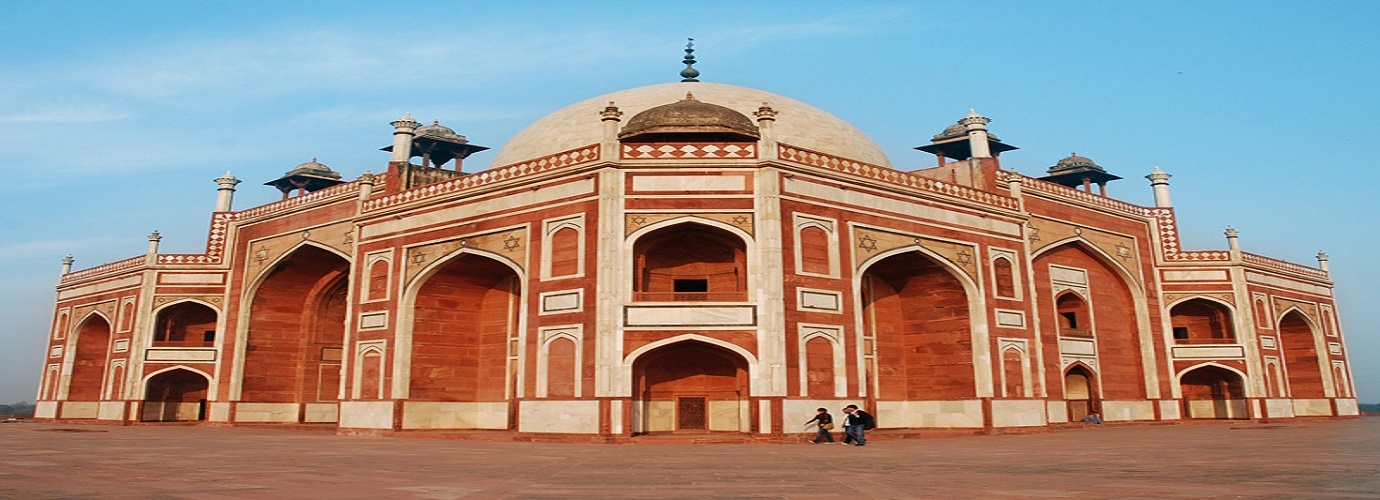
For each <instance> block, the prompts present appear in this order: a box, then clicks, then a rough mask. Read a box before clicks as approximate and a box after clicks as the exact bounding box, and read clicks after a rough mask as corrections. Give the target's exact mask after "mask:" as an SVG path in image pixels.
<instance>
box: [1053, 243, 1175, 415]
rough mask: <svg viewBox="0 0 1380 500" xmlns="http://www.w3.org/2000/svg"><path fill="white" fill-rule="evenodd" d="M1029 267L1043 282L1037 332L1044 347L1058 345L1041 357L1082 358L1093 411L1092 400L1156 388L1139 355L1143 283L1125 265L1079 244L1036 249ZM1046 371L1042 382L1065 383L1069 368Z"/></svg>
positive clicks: (1143, 337) (1137, 395) (1144, 337)
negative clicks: (1090, 383)
mask: <svg viewBox="0 0 1380 500" xmlns="http://www.w3.org/2000/svg"><path fill="white" fill-rule="evenodd" d="M1032 267H1033V270H1034V271H1035V283H1039V284H1041V285H1040V286H1038V287H1036V291H1035V298H1036V304H1038V305H1037V307H1036V314H1038V315H1039V316H1040V321H1039V325H1040V336H1041V337H1043V343H1044V345H1045V346H1050V347H1053V346H1057V351H1056V352H1054V353H1049V354H1046V356H1049V359H1051V360H1063V359H1072V360H1078V361H1079V362H1081V363H1083V366H1084V367H1085V370H1087V372H1086V375H1087V376H1088V377H1089V379H1090V380H1091V381H1092V382H1094V383H1093V384H1092V385H1091V387H1092V389H1093V390H1092V394H1091V396H1092V398H1093V399H1092V400H1093V402H1094V407H1093V410H1095V411H1097V412H1098V413H1101V410H1100V409H1098V408H1097V407H1096V404H1097V403H1096V402H1097V401H1100V400H1103V399H1106V400H1141V399H1145V398H1147V395H1148V393H1149V391H1150V390H1151V388H1152V387H1154V386H1153V385H1152V384H1149V383H1147V381H1148V380H1150V379H1151V377H1147V376H1146V371H1145V370H1146V368H1147V363H1146V359H1144V358H1142V357H1141V356H1142V353H1143V352H1144V350H1143V349H1142V348H1143V347H1144V344H1143V342H1144V341H1148V340H1149V338H1150V337H1149V334H1150V332H1149V331H1148V330H1142V327H1141V324H1142V323H1141V313H1140V311H1143V308H1144V307H1145V306H1144V302H1143V300H1144V299H1143V296H1142V295H1141V293H1142V292H1140V291H1138V290H1139V288H1140V285H1138V284H1137V283H1136V282H1135V281H1134V278H1132V277H1131V275H1129V274H1128V273H1127V270H1126V268H1125V267H1122V266H1121V264H1119V263H1117V261H1116V260H1115V259H1114V258H1111V257H1109V256H1108V255H1107V254H1106V253H1103V252H1102V251H1100V250H1099V249H1098V248H1097V247H1096V246H1094V245H1092V244H1090V243H1085V242H1082V241H1070V242H1066V243H1062V244H1058V245H1055V246H1053V247H1051V248H1048V249H1045V250H1041V251H1040V252H1039V253H1038V254H1037V256H1036V257H1035V259H1034V261H1033V264H1032ZM1046 284H1047V285H1046ZM1046 352H1047V353H1048V352H1049V351H1046ZM1050 354H1053V355H1052V356H1051V355H1050ZM1060 366H1062V365H1060ZM1093 367H1097V371H1096V372H1094V371H1093ZM1045 374H1046V376H1047V377H1048V379H1047V380H1046V384H1047V385H1046V386H1047V387H1051V388H1053V387H1059V386H1061V385H1065V382H1066V380H1063V377H1064V375H1066V374H1067V372H1066V371H1064V370H1061V369H1054V367H1053V366H1051V367H1050V369H1048V370H1045Z"/></svg>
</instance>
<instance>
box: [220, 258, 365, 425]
mask: <svg viewBox="0 0 1380 500" xmlns="http://www.w3.org/2000/svg"><path fill="white" fill-rule="evenodd" d="M352 268H353V260H352V259H351V258H350V256H349V255H346V254H344V253H342V252H340V251H339V250H336V249H334V248H331V247H329V246H325V245H322V244H320V243H317V242H313V241H303V242H300V243H298V244H297V245H294V246H293V247H292V249H291V250H289V251H287V252H284V253H283V254H282V255H280V256H279V257H278V258H276V259H274V260H273V261H272V262H271V263H270V264H267V265H265V266H264V267H263V268H262V270H261V271H260V272H259V274H258V275H256V276H255V277H254V278H253V280H252V282H251V283H250V284H249V285H248V286H246V287H245V290H244V292H243V295H242V299H241V301H242V302H241V303H242V304H246V305H247V307H241V309H240V310H241V312H240V321H239V327H238V329H237V335H236V345H235V350H236V357H235V365H234V368H233V372H232V378H231V381H230V382H231V398H232V399H235V400H240V401H246V402H260V403H315V402H334V401H337V400H338V399H339V396H340V370H341V356H340V355H341V353H342V352H343V347H344V332H345V324H346V322H347V318H346V317H345V314H346V310H347V308H348V304H347V302H348V300H347V297H348V294H349V289H350V286H349V285H350V280H351V270H352Z"/></svg>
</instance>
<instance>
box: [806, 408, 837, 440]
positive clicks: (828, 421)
mask: <svg viewBox="0 0 1380 500" xmlns="http://www.w3.org/2000/svg"><path fill="white" fill-rule="evenodd" d="M816 411H818V412H819V413H816V414H815V418H812V419H810V420H809V421H807V422H805V425H810V423H811V422H815V423H816V424H817V425H818V426H819V433H818V434H815V440H814V441H810V444H820V443H829V444H833V443H834V434H833V433H832V432H829V431H830V430H832V429H833V428H834V416H833V415H830V414H829V410H826V409H824V408H820V409H818V410H816Z"/></svg>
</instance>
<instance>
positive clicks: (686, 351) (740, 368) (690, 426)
mask: <svg viewBox="0 0 1380 500" xmlns="http://www.w3.org/2000/svg"><path fill="white" fill-rule="evenodd" d="M633 387H634V389H635V390H636V391H637V392H636V398H635V399H636V401H635V402H634V405H633V432H634V433H636V434H648V433H674V432H682V433H702V432H734V433H737V432H750V431H751V429H750V428H749V422H751V419H750V415H749V406H748V367H747V362H746V361H745V360H744V359H743V358H742V357H741V356H738V355H737V354H735V353H733V352H730V351H728V350H726V349H722V348H719V347H716V346H712V345H709V344H706V343H703V342H696V341H685V342H678V343H676V344H672V345H668V346H665V347H661V348H658V349H656V350H654V351H652V352H649V353H647V354H645V355H643V356H641V357H640V358H639V359H638V360H637V362H635V363H634V365H633Z"/></svg>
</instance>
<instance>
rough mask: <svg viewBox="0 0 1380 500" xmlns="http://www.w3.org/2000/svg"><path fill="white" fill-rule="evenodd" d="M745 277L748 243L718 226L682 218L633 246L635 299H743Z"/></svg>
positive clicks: (745, 296) (640, 238) (642, 237)
mask: <svg viewBox="0 0 1380 500" xmlns="http://www.w3.org/2000/svg"><path fill="white" fill-rule="evenodd" d="M747 280H748V277H747V245H746V243H745V242H744V241H743V240H742V239H741V238H739V237H738V236H736V235H734V234H732V233H729V232H727V231H724V230H722V229H718V228H714V227H710V226H707V225H703V224H698V223H693V222H685V223H680V224H675V225H672V226H669V227H664V228H661V229H657V230H655V231H652V232H651V233H648V234H646V235H643V236H641V237H639V238H638V239H637V241H636V243H635V244H634V245H633V292H634V294H633V296H634V298H635V300H638V301H678V302H679V301H743V300H747Z"/></svg>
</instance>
